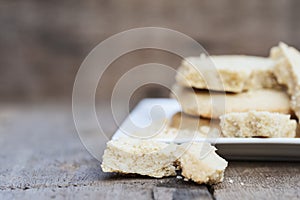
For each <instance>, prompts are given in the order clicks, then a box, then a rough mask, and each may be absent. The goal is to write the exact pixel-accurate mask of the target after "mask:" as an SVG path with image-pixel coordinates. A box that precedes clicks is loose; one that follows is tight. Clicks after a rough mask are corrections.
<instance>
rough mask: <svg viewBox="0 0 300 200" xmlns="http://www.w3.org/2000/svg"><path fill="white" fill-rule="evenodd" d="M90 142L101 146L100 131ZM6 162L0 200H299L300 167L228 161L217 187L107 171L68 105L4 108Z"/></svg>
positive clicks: (0, 155)
mask: <svg viewBox="0 0 300 200" xmlns="http://www.w3.org/2000/svg"><path fill="white" fill-rule="evenodd" d="M99 109H100V110H102V111H104V110H106V111H107V109H103V108H102V109H101V107H100V108H99ZM103 120H105V119H103ZM106 120H107V121H104V123H106V124H110V125H112V124H113V123H112V121H111V120H109V119H106ZM107 127H108V125H107ZM107 130H108V131H113V130H112V128H111V130H109V128H108V129H107ZM89 131H90V132H92V131H93V130H89ZM89 137H90V140H92V141H93V140H94V142H95V143H99V144H101V142H100V141H97V140H95V134H90V135H89ZM103 148H104V147H103ZM0 163H1V165H0V199H40V198H41V197H42V198H43V199H53V198H55V199H199V198H201V199H241V198H242V199H297V198H298V199H299V197H300V190H299V188H300V162H234V161H232V162H231V161H230V162H229V166H228V168H227V170H226V171H225V179H224V182H223V183H220V184H217V185H214V186H211V187H207V186H205V185H197V184H195V183H193V182H190V181H189V182H186V181H184V180H182V179H177V178H176V177H170V178H163V179H154V178H149V177H144V176H138V175H119V174H115V173H103V172H102V171H101V168H100V162H99V161H97V160H96V159H95V158H93V157H92V156H91V155H90V154H89V153H88V152H87V151H86V149H85V148H84V146H83V145H82V143H81V141H80V139H79V137H78V135H77V133H76V130H75V127H74V123H73V119H72V114H71V107H70V105H68V104H46V103H44V104H36V105H32V104H28V105H25V104H22V105H3V104H2V105H0Z"/></svg>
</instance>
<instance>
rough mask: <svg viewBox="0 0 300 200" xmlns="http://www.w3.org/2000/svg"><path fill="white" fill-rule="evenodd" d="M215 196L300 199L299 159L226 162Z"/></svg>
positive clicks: (219, 197) (214, 189)
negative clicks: (289, 160)
mask: <svg viewBox="0 0 300 200" xmlns="http://www.w3.org/2000/svg"><path fill="white" fill-rule="evenodd" d="M211 191H213V195H214V197H215V198H216V199H299V198H300V162H229V167H228V168H227V170H226V172H225V180H224V182H223V183H221V184H218V185H215V186H213V187H212V190H211Z"/></svg>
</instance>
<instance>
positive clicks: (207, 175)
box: [178, 142, 228, 184]
mask: <svg viewBox="0 0 300 200" xmlns="http://www.w3.org/2000/svg"><path fill="white" fill-rule="evenodd" d="M180 148H183V150H186V151H185V152H184V154H183V155H182V156H181V157H180V158H179V159H178V162H179V165H180V168H181V171H182V172H181V174H182V176H184V177H185V178H187V179H191V180H193V181H194V182H196V183H199V184H202V183H205V184H215V183H219V182H222V181H223V177H224V170H225V168H226V167H227V164H228V163H227V161H226V160H224V159H223V158H221V157H220V156H219V155H218V154H216V152H215V151H216V148H215V147H213V146H211V145H210V144H209V143H199V142H194V143H191V144H190V143H188V144H182V145H180Z"/></svg>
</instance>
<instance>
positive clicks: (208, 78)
mask: <svg viewBox="0 0 300 200" xmlns="http://www.w3.org/2000/svg"><path fill="white" fill-rule="evenodd" d="M274 65H275V62H274V61H273V60H272V59H269V58H263V57H256V56H242V55H223V56H210V57H207V56H204V55H201V56H200V57H189V58H186V60H183V61H182V64H181V66H180V67H179V68H178V72H177V75H176V81H177V83H178V84H180V85H182V86H185V87H194V88H198V89H210V90H216V91H227V92H235V93H240V92H242V91H246V90H250V89H259V88H278V87H279V85H278V83H277V81H276V78H275V76H274V74H273V67H274Z"/></svg>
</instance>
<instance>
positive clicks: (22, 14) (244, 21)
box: [0, 0, 300, 102]
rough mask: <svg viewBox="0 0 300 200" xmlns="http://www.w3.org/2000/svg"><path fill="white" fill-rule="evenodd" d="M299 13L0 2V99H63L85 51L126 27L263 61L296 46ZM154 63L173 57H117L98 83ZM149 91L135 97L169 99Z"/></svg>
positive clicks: (136, 2) (280, 0) (255, 5)
mask: <svg viewBox="0 0 300 200" xmlns="http://www.w3.org/2000/svg"><path fill="white" fill-rule="evenodd" d="M299 10H300V1H297V0H285V1H284V0H264V1H261V0H251V1H240V0H204V1H199V0H187V1H167V0H160V1H141V0H121V1H120V0H78V1H74V0H64V1H61V0H51V1H50V0H49V1H46V0H45V1H41V0H24V1H17V0H11V1H6V0H1V1H0V27H1V31H0V55H1V59H0V101H3V102H4V101H9V102H11V101H22V102H23V101H24V102H26V101H30V102H36V101H45V100H63V101H70V100H71V94H72V87H73V82H74V78H75V75H76V72H77V70H78V68H79V66H80V64H81V62H82V61H83V59H84V58H85V56H86V55H87V54H88V53H89V51H91V50H92V49H93V47H95V46H96V45H97V44H98V43H99V42H101V41H103V40H104V39H106V38H108V37H109V36H111V35H112V34H116V33H118V32H121V31H124V30H127V29H130V28H136V27H144V26H161V27H166V28H171V29H174V30H177V31H180V32H182V33H185V34H187V35H189V36H191V37H193V38H194V39H195V40H197V41H198V42H200V43H201V44H202V45H203V46H204V47H205V48H206V49H207V50H208V52H209V53H210V54H253V55H262V56H267V55H268V51H269V48H270V47H271V46H273V45H276V44H277V43H278V42H279V41H284V42H286V43H288V44H291V45H294V46H296V47H298V48H300V38H299V35H300V25H299V19H300V13H299ZM162 42H163V41H162ZM153 61H155V62H161V63H166V64H168V65H170V66H172V67H174V68H176V67H177V66H178V64H179V62H180V59H178V58H177V59H174V58H173V56H171V55H169V54H167V53H163V52H157V51H151V50H145V51H141V52H133V53H130V54H128V55H126V56H123V57H121V58H120V59H118V60H117V61H116V62H114V63H113V64H112V65H113V66H112V67H111V68H110V69H109V70H108V71H107V72H106V75H105V78H104V79H103V80H101V81H103V82H105V85H106V86H107V87H105V88H104V90H105V92H106V93H107V94H109V93H110V92H111V89H112V87H113V85H114V83H115V81H116V80H118V77H120V76H121V75H122V73H123V72H125V71H126V70H128V69H130V68H132V67H134V66H135V65H137V64H142V63H147V62H153ZM142 76H143V75H141V78H142ZM166 76H167V75H166ZM171 78H172V77H171ZM170 81H171V79H170ZM155 87H157V86H151V87H145V89H144V92H143V93H142V94H140V97H139V98H141V97H146V96H167V95H168V94H167V91H166V90H165V89H161V88H159V89H156V88H155ZM102 95H103V94H102ZM105 96H106V95H104V96H103V98H106V97H105ZM100 99H101V98H100Z"/></svg>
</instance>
